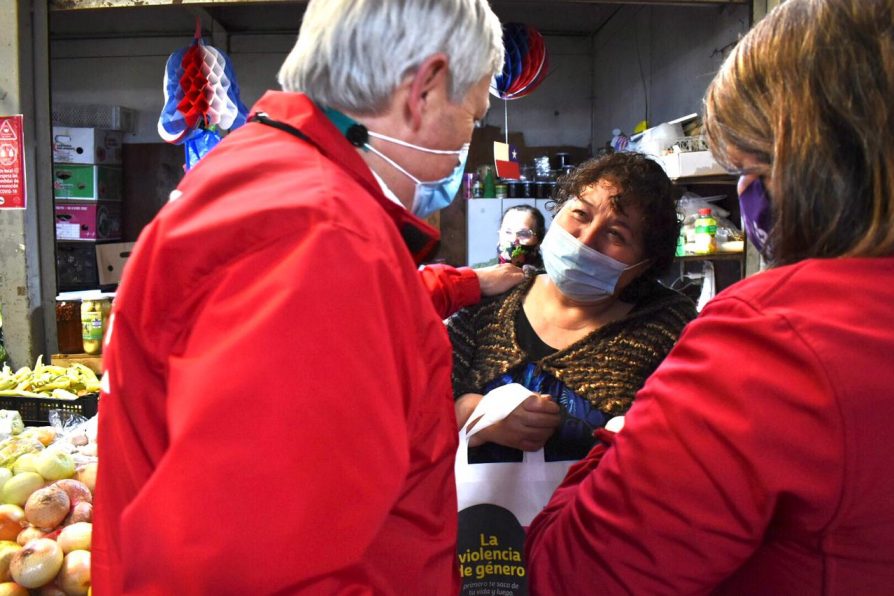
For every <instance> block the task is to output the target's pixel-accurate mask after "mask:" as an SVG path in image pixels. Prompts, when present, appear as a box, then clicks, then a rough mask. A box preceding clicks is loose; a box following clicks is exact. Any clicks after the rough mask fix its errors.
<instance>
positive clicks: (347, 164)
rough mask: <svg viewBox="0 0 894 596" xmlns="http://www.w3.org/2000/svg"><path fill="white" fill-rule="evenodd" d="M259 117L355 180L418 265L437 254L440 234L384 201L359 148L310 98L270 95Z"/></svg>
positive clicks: (261, 105)
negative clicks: (285, 128)
mask: <svg viewBox="0 0 894 596" xmlns="http://www.w3.org/2000/svg"><path fill="white" fill-rule="evenodd" d="M257 113H265V114H266V115H267V116H268V117H269V118H271V119H272V120H276V121H278V122H281V123H284V124H287V125H289V126H290V127H293V128H297V129H298V130H300V131H301V132H302V133H304V134H305V135H306V136H307V137H309V138H310V140H311V141H313V144H314V145H315V146H316V148H317V150H319V151H320V153H321V154H322V155H323V156H325V157H326V158H328V159H329V160H330V161H332V162H333V163H334V164H336V165H338V166H339V167H341V168H342V169H344V170H345V171H346V172H347V173H348V174H349V175H350V176H351V177H352V178H353V179H354V180H356V181H357V183H358V184H360V185H361V186H362V187H363V188H364V189H365V190H366V191H367V192H368V193H369V194H370V195H371V196H372V197H373V199H375V201H376V202H378V204H379V206H380V207H382V209H384V210H385V212H386V213H387V214H388V216H389V217H390V218H391V220H392V221H393V222H394V224H395V225H396V226H397V229H398V231H399V232H400V235H401V237H402V238H403V240H404V243H405V244H406V246H407V249H409V251H410V253H411V254H412V256H413V259H414V261H415V262H416V264H417V265H418V264H420V263H421V262H423V261H424V260H426V259H428V258H430V257H431V256H432V254H434V252H435V250H436V249H437V248H438V243H439V241H440V233H439V232H438V231H437V230H436V229H435V228H433V227H432V226H430V225H428V224H427V223H426V222H424V221H422V220H421V219H419V218H418V217H416V216H415V215H413V214H412V213H410V212H409V211H408V210H407V209H405V208H404V207H403V205H398V204H396V203H394V202H392V201H390V200H389V199H388V198H387V197H385V195H384V194H383V193H382V188H381V186H379V183H378V182H377V181H376V179H375V178H374V177H373V174H372V171H371V170H370V169H369V166H368V165H366V162H365V161H363V158H362V157H360V154H359V152H358V151H357V148H356V147H354V146H353V145H352V144H351V143H350V142H348V140H347V139H346V138H345V137H344V135H343V134H342V132H341V131H339V130H338V128H336V127H335V125H333V124H332V122H331V121H330V120H329V118H327V117H326V115H325V114H324V113H323V111H322V110H321V109H320V108H318V107H317V106H316V104H314V102H312V101H311V100H310V98H309V97H307V96H306V95H304V94H303V93H289V92H285V91H268V92H266V93H265V94H264V96H263V97H261V99H260V100H258V102H257V103H256V104H255V105H254V106H253V107H252V109H251V114H250V117H251V116H254V115H255V114H257ZM284 134H287V133H284ZM296 141H298V139H297V138H296ZM299 142H303V141H299Z"/></svg>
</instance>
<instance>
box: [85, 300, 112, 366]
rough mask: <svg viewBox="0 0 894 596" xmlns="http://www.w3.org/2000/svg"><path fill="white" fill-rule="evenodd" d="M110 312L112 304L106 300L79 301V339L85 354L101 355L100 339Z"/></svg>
mask: <svg viewBox="0 0 894 596" xmlns="http://www.w3.org/2000/svg"><path fill="white" fill-rule="evenodd" d="M111 310H112V302H111V301H110V300H109V299H108V298H97V299H95V300H94V299H84V300H82V301H81V337H82V339H83V344H84V352H86V353H87V354H101V353H102V338H103V335H104V334H105V330H106V327H108V321H109V312H110V311H111Z"/></svg>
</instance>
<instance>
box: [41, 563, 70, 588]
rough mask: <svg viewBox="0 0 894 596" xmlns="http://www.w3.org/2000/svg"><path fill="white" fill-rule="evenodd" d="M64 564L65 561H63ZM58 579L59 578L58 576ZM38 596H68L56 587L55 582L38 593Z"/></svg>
mask: <svg viewBox="0 0 894 596" xmlns="http://www.w3.org/2000/svg"><path fill="white" fill-rule="evenodd" d="M63 563H64V561H63ZM56 577H59V576H58V575H57V576H56ZM37 596H66V594H65V592H63V591H62V588H60V587H59V586H57V585H56V582H55V580H54V581H53V583H51V584H47V585H45V586H44V587H42V588H41V589H39V590H38V591H37Z"/></svg>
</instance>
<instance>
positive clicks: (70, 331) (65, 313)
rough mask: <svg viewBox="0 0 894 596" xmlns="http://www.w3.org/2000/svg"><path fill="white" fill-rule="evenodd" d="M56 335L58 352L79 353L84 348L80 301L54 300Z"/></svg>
mask: <svg viewBox="0 0 894 596" xmlns="http://www.w3.org/2000/svg"><path fill="white" fill-rule="evenodd" d="M56 336H57V339H58V344H59V346H58V347H59V353H60V354H79V353H81V352H82V351H83V350H84V342H83V339H82V337H81V303H80V301H78V300H58V299H57V300H56Z"/></svg>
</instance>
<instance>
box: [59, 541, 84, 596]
mask: <svg viewBox="0 0 894 596" xmlns="http://www.w3.org/2000/svg"><path fill="white" fill-rule="evenodd" d="M56 583H57V584H58V585H59V587H60V588H62V591H63V592H65V593H66V594H67V595H68V596H84V595H85V594H87V590H88V589H89V588H90V552H89V551H86V550H73V551H71V552H70V553H68V554H67V555H65V559H64V561H63V562H62V569H61V570H60V571H59V575H58V576H56Z"/></svg>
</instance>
